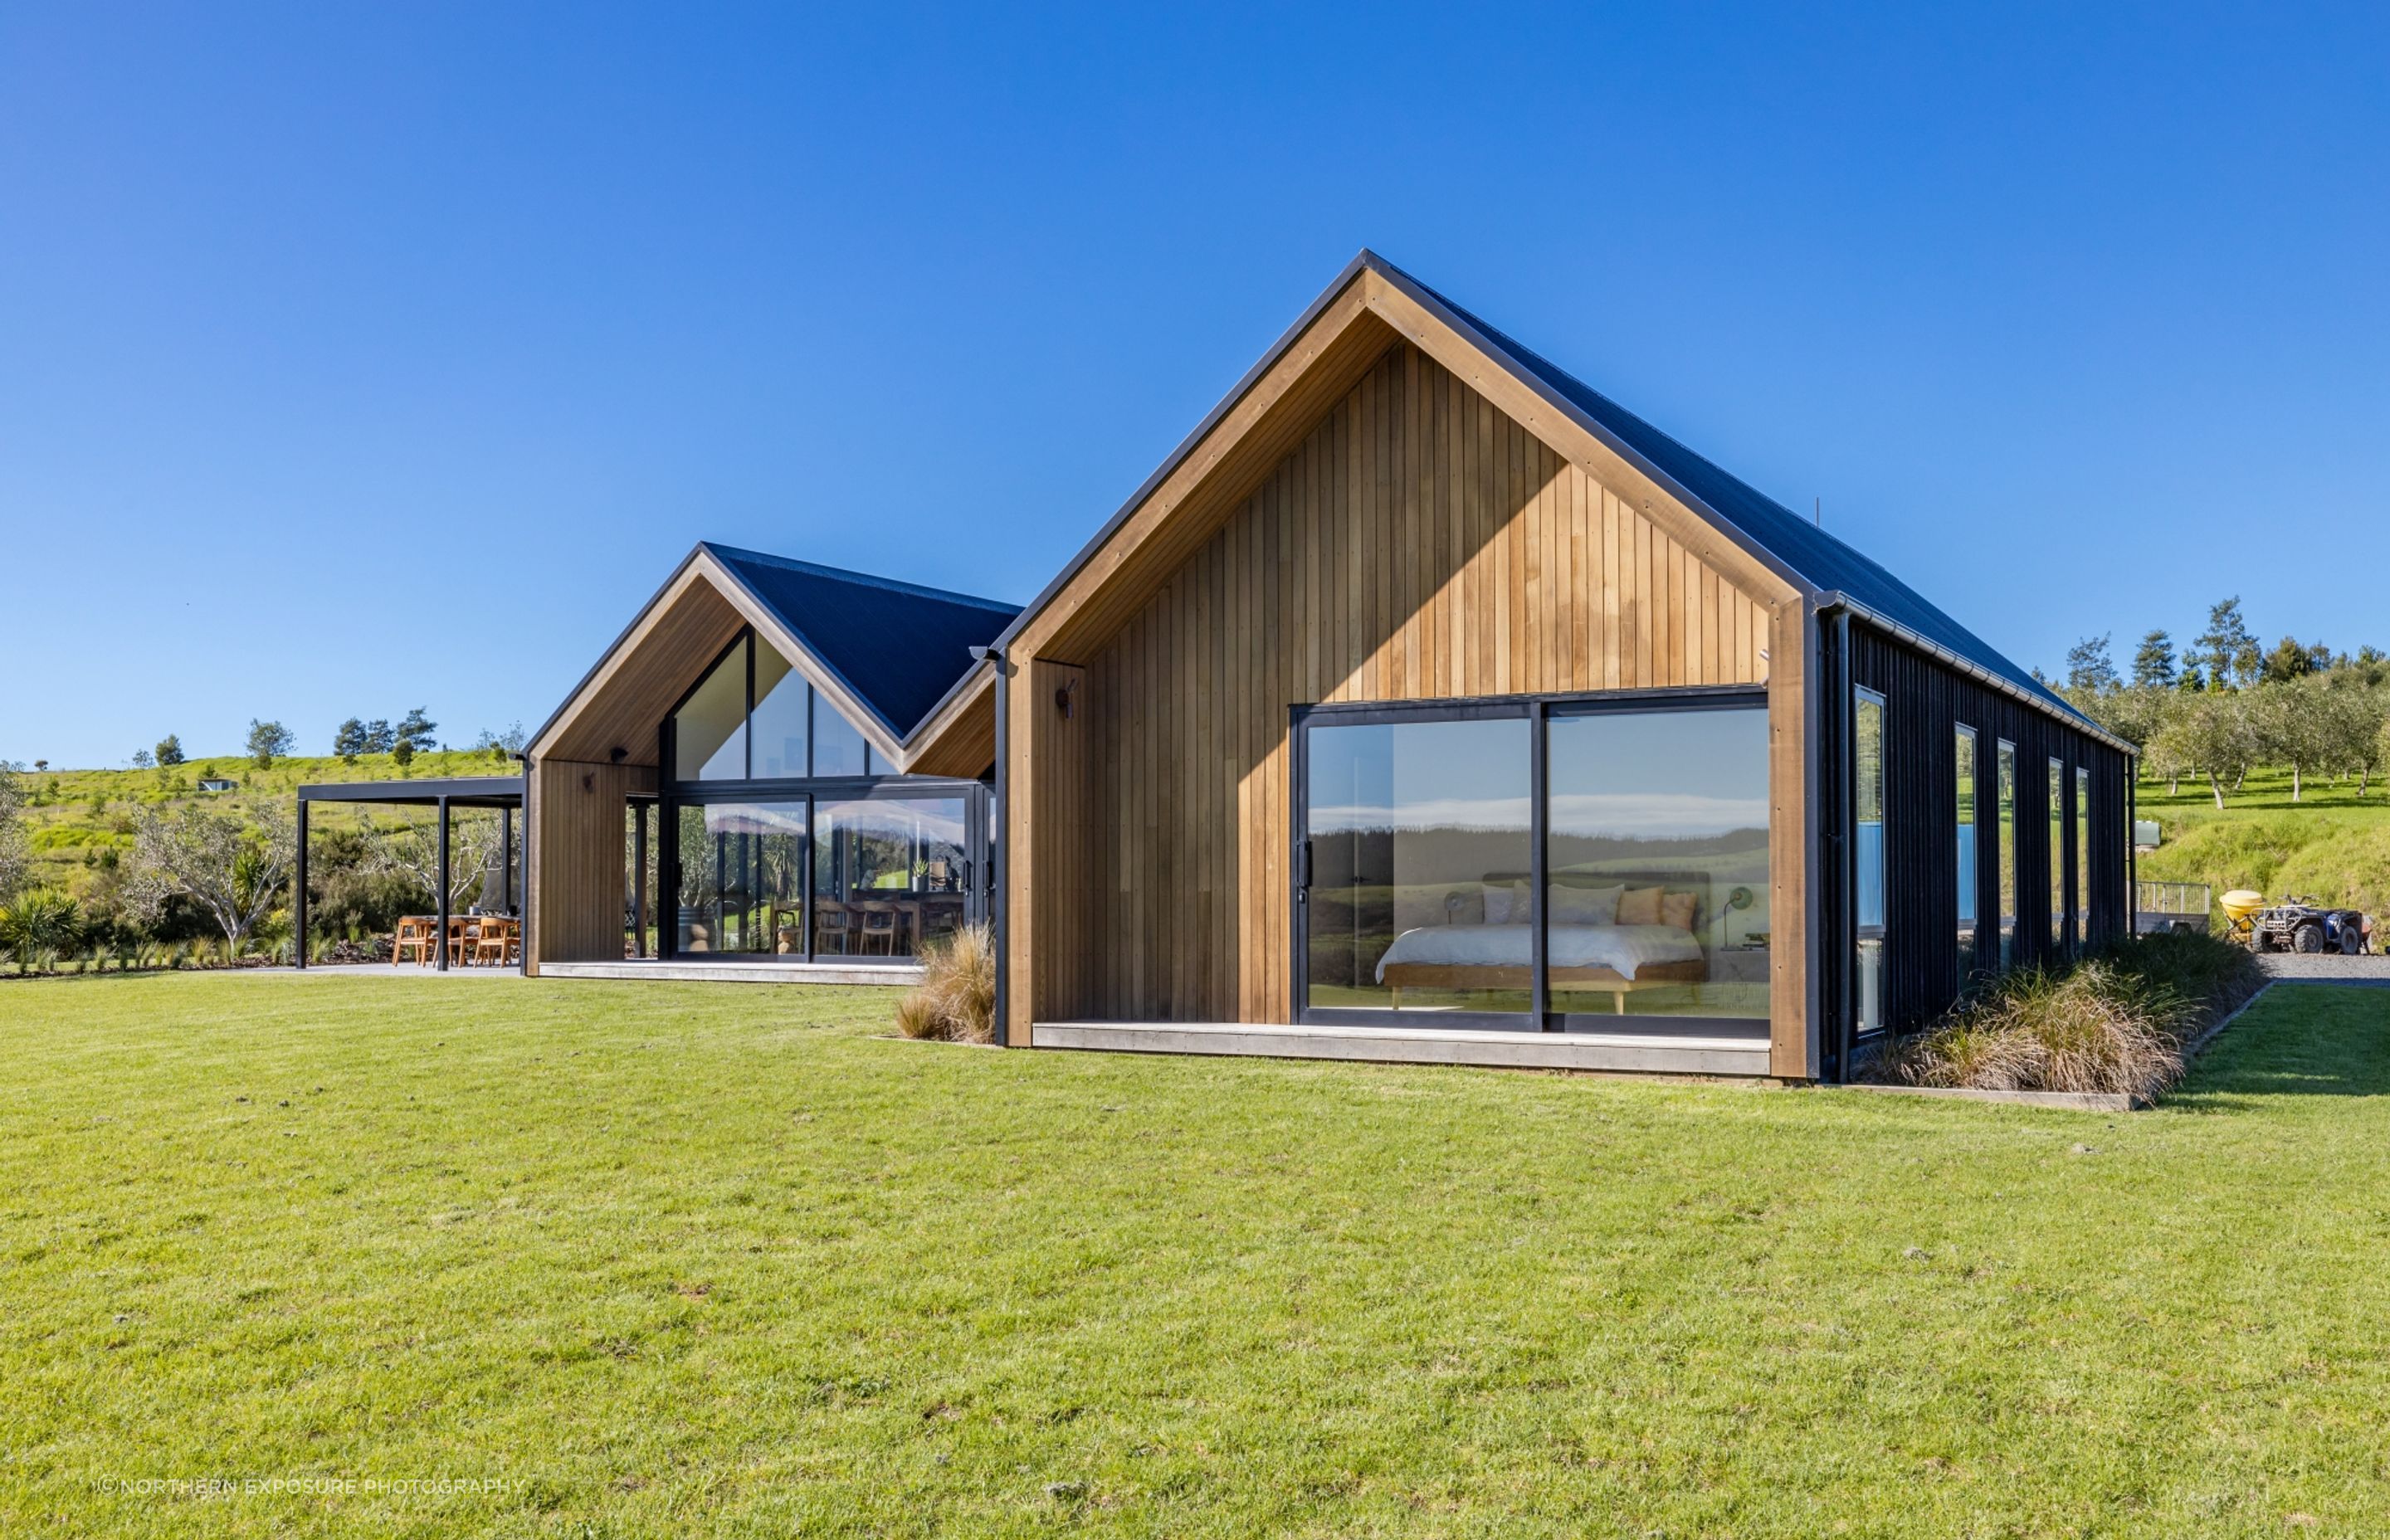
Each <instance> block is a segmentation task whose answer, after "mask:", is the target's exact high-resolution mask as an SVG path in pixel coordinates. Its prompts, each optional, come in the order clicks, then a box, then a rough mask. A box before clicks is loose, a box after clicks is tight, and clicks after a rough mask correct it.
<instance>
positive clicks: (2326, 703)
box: [2308, 669, 2390, 797]
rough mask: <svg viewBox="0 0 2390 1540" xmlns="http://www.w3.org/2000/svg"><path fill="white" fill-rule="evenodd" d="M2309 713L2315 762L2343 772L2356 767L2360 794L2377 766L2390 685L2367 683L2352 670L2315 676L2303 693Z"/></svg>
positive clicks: (2389, 718)
mask: <svg viewBox="0 0 2390 1540" xmlns="http://www.w3.org/2000/svg"><path fill="white" fill-rule="evenodd" d="M2308 705H2309V709H2310V710H2311V711H2312V712H2314V714H2315V719H2316V723H2315V736H2316V739H2317V747H2318V763H2319V764H2321V765H2323V766H2324V768H2326V769H2328V770H2332V771H2334V772H2336V773H2338V774H2341V775H2345V774H2347V773H2348V772H2349V771H2351V770H2354V771H2356V772H2357V794H2358V796H2359V797H2362V796H2364V795H2365V792H2366V789H2367V788H2368V787H2370V786H2371V785H2372V783H2373V772H2374V771H2375V770H2377V769H2379V768H2380V767H2381V764H2382V753H2383V750H2384V747H2385V745H2384V736H2383V734H2384V727H2385V726H2390V690H2384V688H2382V687H2380V686H2378V685H2372V684H2369V683H2368V682H2367V681H2366V679H2365V676H2364V675H2363V674H2359V673H2358V672H2357V671H2356V670H2354V669H2349V670H2345V671H2335V672H2334V673H2332V674H2327V675H2325V676H2323V677H2322V678H2320V679H2319V680H2317V681H2316V682H2315V684H2314V686H2313V687H2312V688H2311V689H2310V692H2309V701H2308Z"/></svg>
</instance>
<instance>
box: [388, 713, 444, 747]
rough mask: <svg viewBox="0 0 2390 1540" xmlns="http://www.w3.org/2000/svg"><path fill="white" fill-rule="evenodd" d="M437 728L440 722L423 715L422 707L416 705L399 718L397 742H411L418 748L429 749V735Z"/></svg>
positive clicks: (430, 743) (430, 744)
mask: <svg viewBox="0 0 2390 1540" xmlns="http://www.w3.org/2000/svg"><path fill="white" fill-rule="evenodd" d="M439 728H440V724H438V723H437V722H434V721H432V720H431V719H430V717H428V716H426V715H424V714H423V708H422V707H420V706H418V707H416V708H415V709H414V710H413V711H410V712H407V713H406V714H405V716H403V717H401V718H399V721H398V743H412V744H414V745H415V746H416V747H417V748H418V749H429V748H430V747H431V746H432V741H431V735H432V734H433V733H435V732H437V731H438V730H439ZM397 746H398V745H397V743H393V744H392V748H393V749H395V748H396V747H397Z"/></svg>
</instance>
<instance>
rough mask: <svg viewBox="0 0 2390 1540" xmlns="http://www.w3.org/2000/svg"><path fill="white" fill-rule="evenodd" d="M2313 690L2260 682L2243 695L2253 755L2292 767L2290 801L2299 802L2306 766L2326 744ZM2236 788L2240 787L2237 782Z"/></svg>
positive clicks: (2314, 760)
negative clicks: (2320, 729) (2320, 728)
mask: <svg viewBox="0 0 2390 1540" xmlns="http://www.w3.org/2000/svg"><path fill="white" fill-rule="evenodd" d="M2313 697H2314V692H2313V691H2312V690H2310V689H2308V688H2307V687H2306V683H2305V681H2304V680H2303V681H2301V682H2300V683H2298V684H2281V685H2260V686H2258V687H2256V688H2255V689H2252V690H2245V691H2243V692H2242V697H2241V712H2242V719H2243V721H2244V723H2245V724H2246V726H2247V730H2248V733H2249V737H2250V740H2251V741H2250V745H2249V750H2250V757H2251V758H2252V759H2255V760H2266V761H2272V762H2274V763H2278V764H2287V765H2289V766H2290V767H2291V801H2293V802H2298V801H2299V800H2300V798H2301V793H2302V791H2303V789H2304V776H2305V772H2306V768H2307V767H2308V766H2309V765H2311V764H2315V763H2316V760H2317V758H2318V755H2319V752H2320V751H2321V750H2322V747H2323V741H2324V740H2323V735H2322V734H2321V733H2320V732H2319V731H2318V728H2319V720H2318V719H2319V712H2317V710H2316V709H2315V701H2314V699H2313ZM2234 789H2235V790H2238V789H2239V787H2238V786H2237V785H2236V786H2235V787H2234Z"/></svg>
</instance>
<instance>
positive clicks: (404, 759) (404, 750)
mask: <svg viewBox="0 0 2390 1540" xmlns="http://www.w3.org/2000/svg"><path fill="white" fill-rule="evenodd" d="M390 759H391V763H392V764H395V765H397V766H398V767H399V768H400V769H401V770H404V769H405V768H406V767H407V766H408V765H410V764H414V763H415V740H414V739H413V738H400V739H399V740H398V742H397V743H396V744H394V745H393V746H392V749H391V751H390Z"/></svg>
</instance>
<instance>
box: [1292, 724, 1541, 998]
mask: <svg viewBox="0 0 2390 1540" xmlns="http://www.w3.org/2000/svg"><path fill="white" fill-rule="evenodd" d="M1305 737H1306V738H1307V742H1306V744H1305V747H1304V758H1305V763H1306V777H1307V786H1306V794H1305V797H1304V805H1305V811H1306V819H1307V822H1306V825H1305V831H1306V835H1307V838H1308V846H1307V848H1308V851H1309V861H1310V866H1311V873H1310V876H1311V882H1310V886H1309V888H1308V890H1307V895H1306V897H1305V899H1304V903H1305V904H1306V905H1307V907H1308V909H1309V915H1308V919H1309V924H1308V926H1307V928H1306V931H1307V934H1306V942H1305V960H1306V962H1307V964H1308V967H1307V969H1306V978H1305V983H1306V985H1307V993H1306V995H1305V996H1304V999H1305V1003H1306V1004H1307V1005H1309V1006H1311V1007H1316V1008H1330V1009H1385V1010H1400V1011H1403V1012H1406V1013H1419V1012H1428V1013H1440V1014H1446V1015H1449V1014H1453V1013H1459V1014H1462V1015H1501V1016H1509V1017H1515V1018H1517V1020H1512V1021H1504V1022H1497V1023H1491V1024H1495V1025H1513V1026H1515V1025H1524V1024H1525V1013H1526V1011H1527V1010H1528V1009H1529V1008H1530V1004H1531V1001H1532V997H1533V995H1534V974H1533V971H1532V970H1533V968H1534V964H1535V959H1534V956H1533V947H1532V943H1531V941H1532V932H1531V931H1530V930H1529V929H1528V925H1527V919H1528V916H1529V914H1530V912H1531V911H1532V908H1533V905H1531V904H1530V903H1529V900H1528V887H1529V883H1530V880H1531V877H1532V874H1531V871H1530V867H1531V866H1533V864H1534V846H1533V844H1532V842H1531V840H1530V832H1529V828H1528V823H1529V816H1528V810H1529V803H1530V800H1531V799H1530V796H1529V792H1530V787H1529V784H1528V783H1529V779H1530V776H1531V773H1532V760H1531V758H1530V753H1529V725H1528V722H1527V719H1526V716H1525V715H1524V713H1523V712H1522V713H1517V714H1514V715H1512V716H1511V717H1510V719H1509V720H1507V721H1505V720H1501V719H1498V718H1497V719H1494V720H1480V721H1449V720H1447V721H1433V720H1429V721H1419V720H1410V721H1402V720H1396V721H1355V722H1350V723H1346V724H1343V725H1337V724H1335V723H1334V722H1333V721H1332V720H1331V721H1324V722H1323V723H1322V724H1321V725H1317V726H1313V727H1310V728H1309V729H1308V731H1307V732H1306V734H1305Z"/></svg>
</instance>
